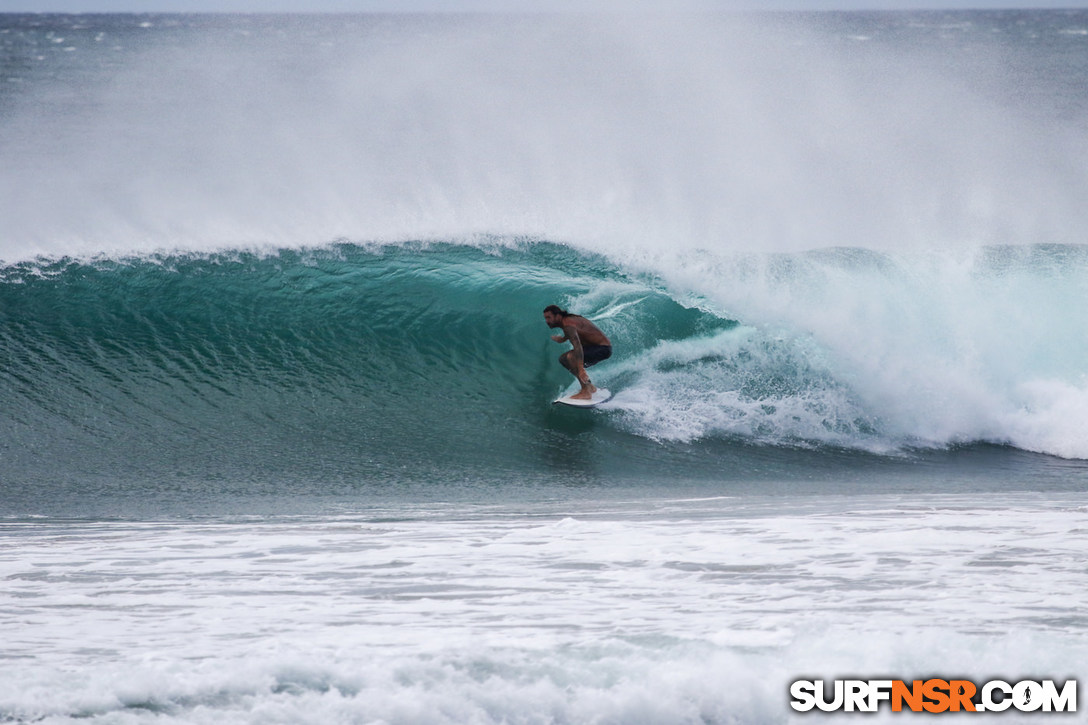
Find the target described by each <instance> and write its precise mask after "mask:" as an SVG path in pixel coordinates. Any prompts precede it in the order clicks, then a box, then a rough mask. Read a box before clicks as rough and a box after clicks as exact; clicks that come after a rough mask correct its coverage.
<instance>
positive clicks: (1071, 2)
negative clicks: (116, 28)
mask: <svg viewBox="0 0 1088 725" xmlns="http://www.w3.org/2000/svg"><path fill="white" fill-rule="evenodd" d="M632 6H634V7H643V8H654V7H658V8H663V9H675V8H676V7H678V6H680V7H684V6H687V7H689V8H692V9H714V8H721V9H743V10H753V9H767V10H779V9H805V10H825V9H827V10H861V9H864V10H885V9H930V8H949V9H952V8H958V9H966V8H1047V7H1064V8H1088V0H716V1H715V0H686V1H684V2H679V3H678V2H664V1H663V0H661V1H655V0H633V1H632V0H603V1H599V0H597V1H595V0H589V1H588V2H587V1H586V0H0V12H87V13H91V12H214V11H218V12H262V11H263V12H289V11H294V12H368V11H380V12H397V11H411V12H449V11H454V12H456V11H463V10H474V11H495V10H513V11H533V10H545V9H546V10H589V9H600V8H602V7H603V8H605V9H617V10H622V9H630V8H631V7H632Z"/></svg>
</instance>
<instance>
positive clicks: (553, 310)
mask: <svg viewBox="0 0 1088 725" xmlns="http://www.w3.org/2000/svg"><path fill="white" fill-rule="evenodd" d="M544 311H545V312H550V313H552V314H553V315H559V316H561V317H567V316H568V315H570V313H569V312H567V311H566V310H563V309H560V308H559V305H548V306H547V307H545V308H544Z"/></svg>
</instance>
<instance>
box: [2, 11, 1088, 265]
mask: <svg viewBox="0 0 1088 725" xmlns="http://www.w3.org/2000/svg"><path fill="white" fill-rule="evenodd" d="M801 17H808V16H801ZM115 22H121V21H115ZM172 22H173V26H168V24H166V23H162V22H159V23H158V24H156V23H155V22H151V23H150V25H151V27H148V28H144V29H142V30H141V31H140V32H139V33H138V34H133V33H128V34H122V33H120V32H119V31H118V29H117V28H112V27H107V28H105V29H104V30H102V29H98V28H95V29H94V30H95V31H101V32H104V33H106V36H107V38H108V39H109V41H110V42H111V43H117V44H119V45H118V46H117V47H120V48H122V49H124V50H125V51H126V54H124V55H122V56H121V57H122V58H123V60H121V61H118V60H117V55H116V54H113V55H108V50H107V49H108V48H109V47H111V46H110V45H109V44H107V43H99V44H97V45H96V44H95V43H93V42H89V43H87V44H84V46H80V47H78V48H76V47H75V46H73V47H74V48H75V52H74V53H71V54H68V55H71V56H74V55H76V54H81V60H82V61H83V62H82V64H81V65H80V73H79V74H78V77H77V75H76V74H75V73H74V71H70V72H69V73H68V75H65V73H64V72H61V71H63V70H64V69H63V68H62V69H61V71H58V72H57V73H54V74H52V75H46V76H43V77H41V78H38V79H37V80H36V81H35V82H34V83H33V84H30V86H31V87H30V88H21V89H20V90H19V91H18V95H17V96H16V97H15V100H14V101H13V102H11V103H9V104H8V105H9V106H10V107H11V110H10V111H9V112H7V113H5V114H4V117H3V119H2V121H0V123H2V125H3V133H2V134H0V138H2V139H3V141H0V161H2V163H0V169H2V171H0V200H2V201H0V259H4V260H8V261H11V260H18V259H25V258H28V257H30V256H34V255H35V254H46V255H58V254H59V255H63V254H70V253H93V252H96V251H110V252H115V253H125V252H127V251H133V250H139V249H144V250H146V249H157V248H182V249H217V248H221V247H223V246H231V245H239V244H271V245H272V246H273V247H284V246H292V245H299V244H324V243H327V242H329V241H330V240H333V239H338V238H347V239H353V240H384V241H400V240H403V239H418V238H436V239H446V240H448V239H452V238H458V237H462V236H465V235H472V234H477V233H493V234H529V235H533V236H535V237H537V238H548V239H565V240H576V241H577V242H578V243H579V244H582V245H584V246H585V247H586V248H589V249H593V250H596V251H601V252H609V253H616V252H619V251H621V250H622V251H624V252H625V253H627V254H639V253H645V254H650V255H652V254H655V253H659V252H661V251H662V250H671V249H676V248H685V249H691V248H705V249H710V250H716V251H730V250H738V249H739V250H763V251H769V250H775V249H786V250H797V249H808V248H818V247H825V246H851V247H867V248H880V249H895V248H909V247H913V246H916V245H919V244H923V245H947V244H955V245H974V244H979V243H993V242H998V243H1017V244H1019V243H1037V242H1061V241H1081V238H1082V237H1081V236H1080V235H1079V232H1077V231H1076V230H1078V229H1083V228H1084V227H1085V221H1088V219H1086V217H1088V212H1086V211H1085V208H1084V205H1083V204H1082V203H1081V200H1082V199H1083V198H1084V197H1085V195H1086V194H1085V192H1086V191H1088V172H1085V169H1086V168H1088V163H1085V160H1086V159H1088V153H1086V151H1085V144H1084V142H1083V139H1080V138H1079V136H1077V135H1075V134H1073V133H1071V132H1070V131H1069V129H1067V128H1064V127H1063V126H1062V125H1061V123H1059V122H1058V121H1056V120H1055V119H1049V120H1041V119H1039V118H1038V117H1029V116H1028V115H1027V114H1024V115H1023V116H1021V114H1019V113H1018V112H1017V109H1010V108H1009V107H1007V106H1002V105H1001V104H999V103H997V102H996V101H994V99H993V98H988V97H984V96H983V94H982V93H981V92H980V91H979V87H981V86H983V85H985V84H984V83H983V82H982V81H983V80H985V81H987V82H988V83H989V84H990V85H993V82H992V78H993V76H994V72H993V69H994V68H998V67H1002V63H1003V62H1004V61H1005V60H1006V58H1005V57H1003V55H1002V53H1003V52H1004V51H1002V50H1001V49H994V48H991V47H988V46H987V47H981V48H980V47H974V46H973V47H971V49H970V53H966V52H965V49H964V48H962V47H959V46H955V45H953V46H951V47H952V48H953V50H950V49H949V48H948V47H945V48H943V49H942V48H934V47H932V46H931V45H930V46H926V45H924V44H923V47H920V48H914V47H912V46H911V45H910V44H909V43H908V44H906V45H899V46H895V47H889V46H880V45H877V44H873V43H870V44H868V45H866V46H864V47H863V46H861V45H859V44H857V43H853V44H852V45H848V46H844V45H843V44H842V42H841V40H842V35H841V33H840V32H839V31H834V32H830V33H829V32H828V31H827V29H826V28H823V29H821V28H812V27H807V26H806V21H802V20H797V19H796V18H795V19H793V20H787V19H785V18H784V17H782V16H773V17H740V16H729V17H713V16H684V15H679V14H677V15H673V16H653V17H652V18H648V17H647V16H633V15H623V14H619V13H616V14H613V15H603V16H588V15H586V16H554V17H538V16H471V17H426V16H423V17H420V16H355V17H350V18H347V19H334V20H333V19H321V18H314V17H284V18H278V19H268V18H263V19H259V18H224V19H220V20H216V21H210V20H208V19H200V20H197V19H194V18H189V19H185V18H181V19H176V18H175V19H174V20H173V21H172ZM874 22H876V21H874ZM880 22H884V21H883V20H881V21H880ZM892 22H893V23H894V22H899V23H901V24H903V25H904V27H905V26H906V24H907V23H908V22H909V19H908V18H906V17H905V16H903V17H899V18H898V20H896V19H894V18H893V20H892ZM994 22H997V21H994ZM982 30H985V29H984V28H983V29H980V34H981V35H982V36H985V33H983V32H982ZM43 32H44V31H43ZM73 32H75V31H73ZM88 32H90V31H88ZM69 35H71V33H69ZM950 52H955V53H957V54H958V55H957V57H960V56H964V55H969V56H970V58H971V59H972V60H973V63H972V64H968V68H969V70H968V71H960V70H954V69H950V68H949V67H948V64H947V63H945V64H943V66H942V64H941V63H939V62H935V60H934V58H946V57H947V54H948V53H950ZM962 67H964V66H963V64H958V65H956V66H955V68H962ZM957 74H958V75H957ZM11 85H12V86H15V85H16V84H11ZM8 92H10V93H14V91H10V90H9V91H8ZM1009 95H1012V94H1011V93H1009ZM1037 100H1038V99H1035V101H1037ZM1039 105H1041V104H1039V103H1037V102H1036V103H1035V107H1036V108H1037V107H1038V106H1039ZM1020 110H1023V109H1020ZM1074 236H1076V237H1077V238H1075V239H1074V238H1072V237H1074Z"/></svg>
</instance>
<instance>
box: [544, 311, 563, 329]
mask: <svg viewBox="0 0 1088 725" xmlns="http://www.w3.org/2000/svg"><path fill="white" fill-rule="evenodd" d="M544 322H545V324H547V325H548V327H559V326H560V324H562V322H563V318H562V317H560V316H559V315H556V314H554V313H551V312H545V313H544Z"/></svg>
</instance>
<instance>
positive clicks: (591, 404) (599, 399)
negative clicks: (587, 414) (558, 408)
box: [552, 388, 612, 408]
mask: <svg viewBox="0 0 1088 725" xmlns="http://www.w3.org/2000/svg"><path fill="white" fill-rule="evenodd" d="M576 392H577V391H576ZM572 395H573V393H572ZM611 398H612V393H610V392H609V391H607V390H605V389H604V388H597V392H596V393H594V394H593V397H592V398H590V399H589V400H582V399H580V398H572V397H570V395H564V396H563V397H562V398H556V399H555V400H553V401H552V404H553V405H554V404H556V403H562V404H563V405H569V406H571V407H574V408H595V407H597V406H598V405H600V404H601V403H605V402H607V401H609V400H610V399H611Z"/></svg>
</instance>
